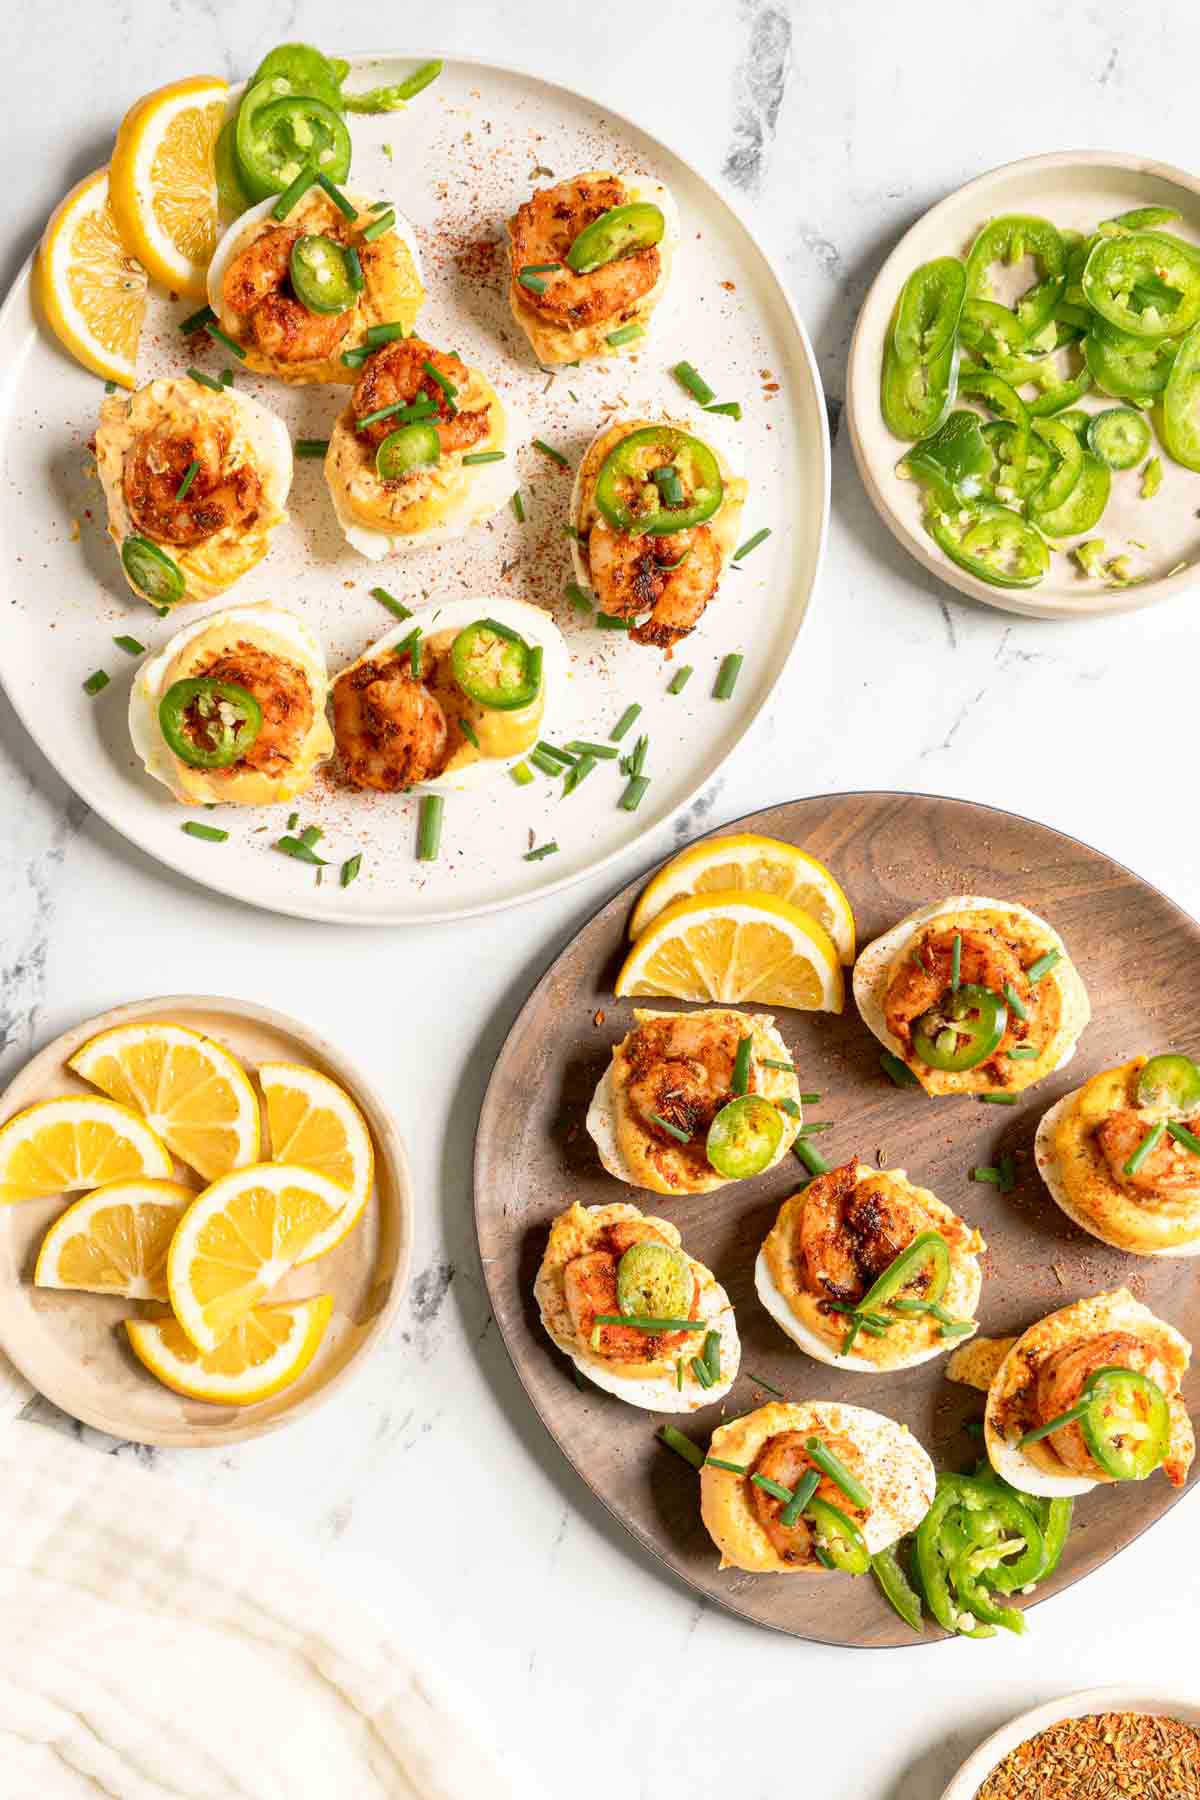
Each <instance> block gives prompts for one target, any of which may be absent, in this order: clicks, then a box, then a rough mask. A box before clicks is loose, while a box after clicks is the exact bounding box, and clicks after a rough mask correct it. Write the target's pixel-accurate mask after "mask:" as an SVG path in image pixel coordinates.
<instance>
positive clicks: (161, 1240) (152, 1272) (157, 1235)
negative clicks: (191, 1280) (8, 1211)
mask: <svg viewBox="0 0 1200 1800" xmlns="http://www.w3.org/2000/svg"><path fill="white" fill-rule="evenodd" d="M195 1198H196V1195H195V1192H194V1190H193V1189H192V1188H186V1187H183V1186H182V1185H181V1184H180V1183H179V1182H178V1181H116V1182H113V1183H112V1184H111V1185H110V1186H108V1187H102V1188H97V1189H96V1190H95V1191H94V1192H93V1193H91V1194H85V1195H84V1197H83V1199H82V1200H76V1201H75V1203H74V1205H73V1206H68V1208H67V1210H66V1212H64V1213H63V1214H62V1215H61V1217H60V1218H58V1219H56V1220H55V1222H54V1224H53V1225H52V1226H51V1227H50V1229H49V1231H48V1232H47V1233H46V1235H45V1237H44V1238H43V1239H42V1247H41V1249H40V1250H39V1251H38V1259H37V1267H36V1268H35V1269H34V1271H33V1279H34V1282H35V1283H36V1285H37V1286H38V1287H44V1288H78V1289H81V1290H82V1291H83V1292H84V1293H88V1294H117V1295H120V1296H121V1297H122V1298H123V1299H125V1300H165V1299H166V1298H167V1251H168V1250H169V1249H170V1247H171V1239H172V1238H173V1237H174V1236H175V1227H176V1226H177V1225H178V1224H179V1221H180V1219H182V1217H183V1215H184V1213H185V1212H186V1211H187V1209H188V1207H189V1206H190V1205H191V1203H192V1201H193V1200H194V1199H195Z"/></svg>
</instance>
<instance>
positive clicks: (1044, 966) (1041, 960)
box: [1025, 950, 1062, 987]
mask: <svg viewBox="0 0 1200 1800" xmlns="http://www.w3.org/2000/svg"><path fill="white" fill-rule="evenodd" d="M1061 961H1062V951H1061V950H1047V952H1046V954H1045V956H1039V957H1038V959H1037V961H1036V962H1035V963H1034V964H1033V965H1032V966H1031V967H1030V968H1028V969H1026V971H1025V979H1026V981H1028V983H1029V985H1030V987H1036V986H1037V984H1038V982H1039V981H1040V980H1041V979H1042V976H1043V975H1048V974H1049V973H1050V971H1051V969H1052V968H1053V967H1054V965H1055V963H1058V962H1061Z"/></svg>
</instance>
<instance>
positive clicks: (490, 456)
mask: <svg viewBox="0 0 1200 1800" xmlns="http://www.w3.org/2000/svg"><path fill="white" fill-rule="evenodd" d="M503 461H504V452H503V450H475V451H472V453H471V455H470V456H464V457H463V467H464V469H473V468H474V467H475V465H476V464H477V463H494V462H503Z"/></svg>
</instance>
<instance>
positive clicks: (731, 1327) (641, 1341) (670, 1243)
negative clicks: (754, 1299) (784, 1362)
mask: <svg viewBox="0 0 1200 1800" xmlns="http://www.w3.org/2000/svg"><path fill="white" fill-rule="evenodd" d="M534 1294H535V1296H536V1298H537V1303H538V1306H539V1308H540V1310H541V1315H542V1324H543V1325H544V1326H545V1328H546V1331H547V1332H548V1333H549V1335H550V1337H551V1338H552V1339H553V1341H554V1342H555V1344H557V1345H558V1348H559V1349H560V1350H564V1351H565V1352H566V1354H567V1355H568V1356H569V1357H570V1358H571V1361H572V1362H573V1363H574V1364H575V1367H576V1368H577V1369H578V1370H579V1371H580V1372H581V1374H584V1375H586V1376H587V1378H588V1380H589V1381H592V1382H594V1383H595V1385H596V1386H597V1387H600V1388H603V1389H604V1390H605V1392H606V1393H609V1394H615V1395H616V1396H617V1398H618V1399H619V1400H627V1401H628V1402H629V1404H630V1405H631V1406H644V1407H647V1408H648V1409H649V1410H650V1411H651V1412H692V1411H694V1410H695V1408H696V1407H699V1406H708V1405H709V1404H710V1403H711V1402H712V1401H714V1400H720V1399H722V1398H723V1397H724V1396H725V1395H726V1394H727V1393H728V1392H729V1389H730V1388H731V1387H732V1386H733V1382H734V1377H735V1376H736V1375H737V1372H738V1362H739V1360H740V1357H741V1346H740V1344H739V1342H738V1334H737V1325H736V1323H735V1321H734V1316H733V1308H732V1306H731V1305H730V1304H729V1296H728V1295H727V1294H726V1292H725V1290H724V1288H723V1287H722V1286H721V1285H720V1283H719V1282H718V1281H717V1279H716V1277H715V1276H714V1275H713V1274H712V1273H711V1271H710V1270H708V1269H706V1268H705V1267H704V1264H703V1263H699V1262H697V1261H696V1260H695V1258H694V1257H691V1256H689V1255H688V1254H687V1252H686V1251H685V1250H684V1249H683V1248H682V1246H681V1241H680V1236H679V1232H678V1231H677V1230H676V1228H675V1226H674V1225H671V1224H669V1223H668V1222H667V1220H666V1219H655V1218H652V1217H651V1216H650V1215H649V1214H646V1213H641V1212H639V1211H638V1209H637V1207H636V1206H625V1205H621V1204H613V1205H610V1206H591V1207H584V1206H580V1205H579V1203H578V1201H576V1202H575V1203H574V1204H573V1205H572V1206H569V1207H568V1208H567V1210H566V1211H565V1212H563V1213H560V1214H559V1216H558V1218H557V1219H555V1221H554V1223H553V1225H552V1226H551V1227H550V1239H549V1242H548V1243H547V1245H546V1253H545V1255H544V1256H543V1258H542V1265H541V1268H540V1269H539V1270H538V1274H537V1280H536V1282H535V1284H534Z"/></svg>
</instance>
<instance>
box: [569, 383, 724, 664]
mask: <svg viewBox="0 0 1200 1800" xmlns="http://www.w3.org/2000/svg"><path fill="white" fill-rule="evenodd" d="M740 463H741V454H740V447H739V446H738V445H737V441H736V434H735V433H734V432H733V431H732V430H731V429H730V428H729V427H728V421H727V420H724V419H717V418H715V417H708V418H706V419H705V420H704V423H703V425H702V426H693V425H692V423H691V421H690V420H687V419H657V420H656V419H648V418H645V417H642V416H638V415H634V416H632V417H630V418H625V419H616V420H614V421H613V422H612V423H611V424H609V425H606V426H605V427H604V429H603V430H602V431H600V432H598V433H597V435H596V436H595V437H594V438H593V439H592V441H591V443H590V444H589V446H588V448H587V450H586V451H585V453H584V456H583V460H582V462H581V463H580V465H579V469H578V471H577V473H576V476H575V484H574V487H573V489H572V493H571V518H570V525H571V559H572V562H573V563H574V565H575V575H576V579H577V580H578V581H579V582H581V583H582V584H583V585H584V586H585V587H590V588H591V590H592V592H593V593H594V594H595V596H596V601H597V604H598V605H599V607H600V609H601V611H602V612H606V613H610V614H612V615H614V616H615V617H618V618H623V619H631V620H633V621H634V623H633V625H632V627H631V629H630V633H629V635H630V637H631V638H632V639H633V641H634V643H637V644H649V645H652V646H653V647H654V648H656V649H660V650H670V649H671V647H672V646H673V645H674V644H677V643H678V642H679V640H680V639H681V638H683V637H686V636H687V634H688V632H689V631H692V630H693V629H694V628H695V626H696V625H697V624H698V623H699V621H700V618H701V615H702V614H703V612H704V609H705V607H706V606H707V605H708V603H709V601H710V600H711V599H712V598H713V596H714V594H715V593H716V591H717V587H718V585H719V583H720V580H721V575H722V573H723V571H724V569H725V566H726V564H727V563H728V562H729V560H730V558H731V557H732V555H733V553H734V551H735V550H736V549H737V543H738V528H739V524H740V521H741V516H742V508H743V506H744V505H745V501H746V493H747V484H746V480H745V478H744V476H742V475H740V474H737V473H736V472H735V471H736V470H737V468H738V467H739V466H740ZM644 614H647V615H648V617H643V615H644Z"/></svg>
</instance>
